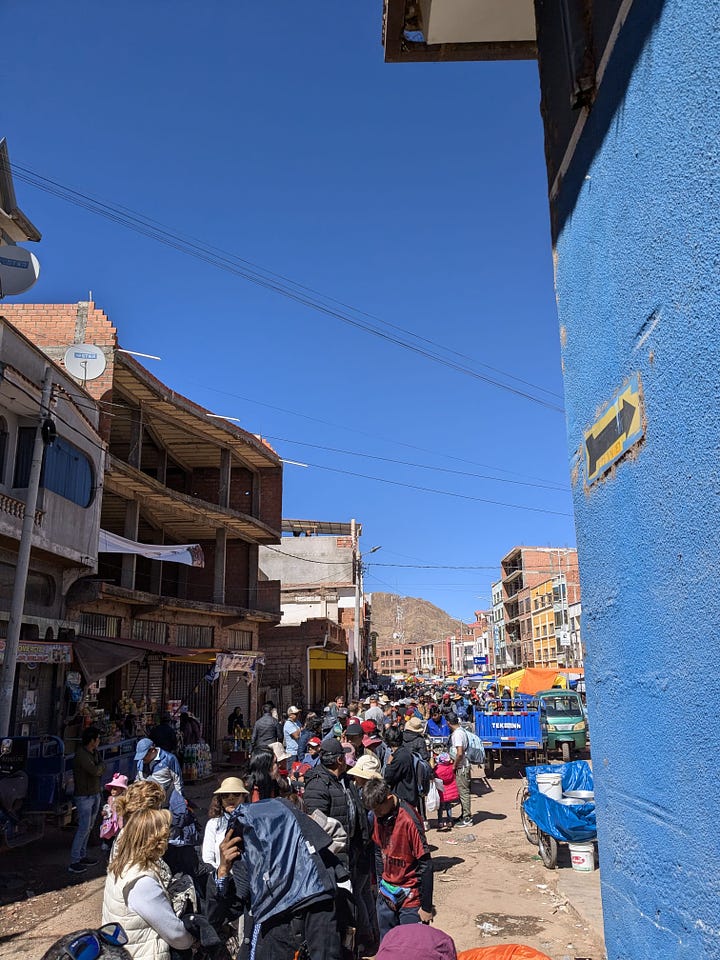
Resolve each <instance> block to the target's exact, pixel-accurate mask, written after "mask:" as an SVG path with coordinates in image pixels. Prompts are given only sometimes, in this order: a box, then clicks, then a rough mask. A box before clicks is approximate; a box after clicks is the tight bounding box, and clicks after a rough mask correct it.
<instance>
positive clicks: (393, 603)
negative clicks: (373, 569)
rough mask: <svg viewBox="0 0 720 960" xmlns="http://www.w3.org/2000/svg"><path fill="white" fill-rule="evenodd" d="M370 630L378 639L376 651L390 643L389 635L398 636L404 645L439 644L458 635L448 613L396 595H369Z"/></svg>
mask: <svg viewBox="0 0 720 960" xmlns="http://www.w3.org/2000/svg"><path fill="white" fill-rule="evenodd" d="M372 629H373V630H374V631H376V632H377V635H378V647H382V646H385V645H386V644H389V643H392V640H393V633H396V632H402V633H403V634H404V640H405V642H406V643H407V642H411V641H413V640H441V639H442V638H443V637H449V636H451V635H452V634H454V633H457V632H458V631H459V623H458V621H457V620H455V619H454V618H453V617H451V616H450V614H449V613H446V612H445V611H444V610H441V609H440V607H436V606H435V605H434V604H432V603H429V602H428V601H427V600H421V599H419V598H417V597H401V596H399V595H398V594H396V593H375V592H374V591H373V595H372Z"/></svg>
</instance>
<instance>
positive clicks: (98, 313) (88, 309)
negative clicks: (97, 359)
mask: <svg viewBox="0 0 720 960" xmlns="http://www.w3.org/2000/svg"><path fill="white" fill-rule="evenodd" d="M2 313H3V316H4V317H6V318H7V319H8V320H9V321H10V323H12V324H14V325H15V326H16V327H17V328H18V330H20V332H21V333H23V334H24V335H25V336H26V337H27V338H28V340H31V341H32V342H33V343H34V344H36V345H37V346H39V347H40V348H41V349H43V350H44V351H45V352H46V353H47V355H48V356H49V357H51V358H52V359H53V360H54V361H55V362H56V363H59V364H60V365H61V366H63V356H64V354H65V351H66V350H67V348H68V347H69V346H71V345H72V344H73V343H94V344H95V345H96V346H98V347H102V348H103V352H104V353H105V358H106V360H107V366H106V367H105V372H104V373H103V374H102V376H100V377H98V378H97V379H96V380H89V381H88V382H87V383H86V384H85V389H86V390H87V391H88V393H89V394H90V395H91V396H93V397H95V399H96V400H110V399H112V381H113V366H114V353H113V351H114V350H115V348H116V347H117V330H116V329H115V327H114V326H113V325H112V323H110V320H109V319H108V317H107V315H106V314H105V313H103V311H102V310H99V309H98V308H97V307H96V306H95V304H94V303H93V302H92V301H89V302H82V301H81V302H80V303H54V304H45V303H5V302H3V305H2ZM110 423H111V419H110V416H109V414H107V413H104V414H103V413H101V417H100V433H101V435H102V436H103V437H104V438H105V439H108V438H109V435H110Z"/></svg>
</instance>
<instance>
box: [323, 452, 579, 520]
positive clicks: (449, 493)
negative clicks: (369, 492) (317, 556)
mask: <svg viewBox="0 0 720 960" xmlns="http://www.w3.org/2000/svg"><path fill="white" fill-rule="evenodd" d="M307 466H308V467H315V469H317V470H330V471H331V472H332V473H341V474H344V475H345V476H347V477H359V478H360V479H361V480H375V481H377V482H378V483H389V484H392V485H393V486H395V487H405V488H406V489H408V490H419V491H420V492H422V493H434V494H438V495H440V496H443V497H457V498H458V499H459V500H472V501H474V502H476V503H489V504H492V505H493V506H495V507H509V508H511V509H514V510H530V511H532V512H533V513H550V514H553V515H554V516H557V517H571V516H572V514H571V513H564V512H563V511H562V510H548V509H546V508H545V507H529V506H526V505H525V504H522V503H505V502H504V501H502V500H490V499H488V498H487V497H473V496H471V495H470V494H467V493H454V492H453V491H451V490H437V489H435V488H434V487H421V486H418V485H417V484H414V483H403V482H402V481H400V480H388V479H387V478H386V477H373V476H370V475H369V474H367V473H354V472H353V471H352V470H341V469H340V468H339V467H328V466H323V465H322V464H320V463H308V464H307Z"/></svg>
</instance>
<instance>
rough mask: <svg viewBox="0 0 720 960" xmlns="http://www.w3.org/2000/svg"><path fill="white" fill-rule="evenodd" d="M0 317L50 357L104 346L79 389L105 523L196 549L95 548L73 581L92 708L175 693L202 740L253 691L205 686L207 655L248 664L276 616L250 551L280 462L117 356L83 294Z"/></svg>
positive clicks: (274, 504) (268, 586)
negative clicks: (98, 453) (100, 442)
mask: <svg viewBox="0 0 720 960" xmlns="http://www.w3.org/2000/svg"><path fill="white" fill-rule="evenodd" d="M3 312H4V313H6V315H7V316H8V318H9V319H11V321H12V322H13V323H14V324H16V325H17V326H18V327H19V329H20V330H22V331H23V332H24V333H25V335H26V336H28V337H29V338H30V339H32V340H33V341H34V342H35V343H36V344H38V345H39V346H40V347H41V348H42V349H43V350H44V351H45V352H46V353H47V354H48V355H49V356H50V357H52V358H54V359H58V358H60V359H61V358H62V357H63V355H64V353H65V350H66V349H67V347H69V346H70V345H71V344H73V343H93V344H94V345H95V346H97V347H99V348H100V349H101V350H102V352H103V354H104V355H105V359H106V362H107V365H106V368H105V371H104V373H103V374H102V376H100V377H98V378H96V379H94V380H91V381H89V382H88V383H87V385H86V386H87V390H88V392H89V393H90V394H91V395H92V396H93V397H94V398H96V400H97V401H98V403H99V405H100V408H101V417H100V427H99V429H100V434H101V435H102V437H103V439H104V440H105V441H106V442H107V444H108V454H107V457H106V461H105V476H104V484H103V492H102V512H101V527H102V529H103V530H105V531H108V532H109V533H110V534H114V535H117V536H120V537H123V538H125V539H127V540H130V541H132V542H134V543H135V544H136V545H137V546H138V547H140V546H142V545H145V546H147V545H151V544H157V545H162V546H166V547H167V546H172V545H177V544H197V545H199V547H200V548H201V550H202V554H203V555H204V566H202V567H200V566H190V565H186V564H180V563H172V562H162V561H159V560H155V559H152V558H150V557H147V556H145V555H143V554H142V552H141V550H138V552H130V553H124V554H122V555H121V554H120V553H115V552H104V553H101V554H100V558H99V562H98V576H97V577H95V578H92V579H90V578H85V579H82V580H79V581H78V582H77V583H76V584H75V585H74V586H73V587H72V588H71V590H70V591H69V593H68V598H67V602H68V606H69V607H71V608H72V610H73V611H74V614H75V616H77V617H78V619H79V621H80V632H79V636H78V637H77V639H76V642H75V645H74V652H75V656H76V658H77V659H78V660H79V662H80V666H81V667H82V669H83V672H84V673H85V679H86V681H87V683H88V685H91V684H94V689H95V691H96V692H95V694H94V695H96V697H97V701H96V702H97V705H98V707H99V708H105V709H107V710H112V709H115V705H116V704H117V703H118V701H120V700H121V699H122V696H123V694H124V693H127V694H128V695H129V697H131V698H132V699H133V700H135V701H136V702H137V701H143V702H144V706H145V708H146V710H147V713H148V714H150V713H157V712H159V711H160V710H161V708H162V706H163V705H164V704H165V703H167V701H168V700H182V701H183V702H184V703H186V704H187V705H188V706H189V708H190V709H191V710H192V711H193V712H194V713H196V714H197V716H198V717H199V718H200V719H201V721H202V723H203V726H204V730H205V735H206V738H207V739H208V740H209V741H212V740H213V739H214V738H215V734H218V735H220V734H221V733H222V732H224V731H223V728H224V722H223V721H224V714H225V713H226V712H229V711H230V709H231V708H232V707H233V706H234V705H239V706H241V707H242V708H243V712H244V713H245V716H246V717H248V716H249V715H251V713H252V711H253V709H254V699H255V690H256V685H255V684H253V683H252V682H250V683H248V682H247V681H252V679H253V672H252V669H249V670H247V671H246V672H243V673H229V674H226V675H224V676H222V677H221V678H220V680H219V681H218V682H215V683H214V684H212V685H211V684H210V683H208V682H207V681H206V680H205V676H206V674H208V671H209V670H210V668H211V667H212V665H213V663H214V662H215V659H216V656H217V654H218V653H221V652H223V651H244V652H245V653H246V654H247V656H248V660H246V661H245V666H247V667H250V668H253V667H254V666H255V665H256V664H257V661H258V657H259V655H260V651H259V643H258V640H259V628H260V625H261V624H262V623H275V622H277V621H278V620H279V618H280V602H279V601H280V584H279V582H277V581H276V582H272V581H269V580H267V579H266V580H263V579H262V578H259V575H258V548H259V545H260V544H268V543H277V542H279V540H280V517H281V499H282V463H281V462H280V460H279V458H278V456H277V455H276V454H275V452H274V451H273V450H272V449H271V448H270V447H269V446H268V445H267V444H266V443H264V442H263V441H262V440H260V439H259V438H257V437H256V436H254V435H253V434H250V433H247V432H246V431H244V430H241V429H240V428H239V427H236V426H234V425H232V424H230V423H227V422H226V421H222V420H218V419H216V418H213V417H210V416H209V415H208V411H207V410H205V409H203V408H202V407H200V406H198V405H197V404H195V403H193V402H192V401H191V400H188V399H186V398H185V397H183V396H181V395H180V394H178V393H177V392H175V391H173V390H170V389H169V388H168V387H166V386H165V385H164V384H162V383H161V382H160V381H159V380H157V379H156V378H155V377H154V376H153V375H152V374H151V373H150V372H149V371H148V370H147V369H145V368H144V367H143V366H142V365H141V364H139V363H138V362H137V361H136V360H135V359H133V358H132V357H131V356H129V355H127V354H125V353H122V352H120V351H119V350H118V344H117V333H116V330H115V328H114V327H113V325H112V324H111V323H110V321H109V320H108V318H107V316H106V315H105V314H104V313H103V312H102V311H101V310H99V309H98V308H97V307H96V306H95V305H94V303H92V302H81V303H77V304H60V305H34V304H33V305H24V304H13V305H8V306H7V307H5V306H4V307H3ZM99 681H103V684H104V685H103V686H102V687H100V684H99ZM220 711H221V715H220V716H218V713H219V712H220Z"/></svg>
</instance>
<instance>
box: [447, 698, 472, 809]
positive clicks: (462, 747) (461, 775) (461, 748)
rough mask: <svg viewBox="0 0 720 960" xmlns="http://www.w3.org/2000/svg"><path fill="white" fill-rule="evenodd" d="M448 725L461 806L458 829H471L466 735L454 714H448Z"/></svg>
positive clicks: (468, 761)
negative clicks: (450, 732)
mask: <svg viewBox="0 0 720 960" xmlns="http://www.w3.org/2000/svg"><path fill="white" fill-rule="evenodd" d="M447 722H448V725H449V727H450V730H451V731H452V734H451V737H450V750H451V756H452V757H453V765H454V767H455V780H456V782H457V786H458V792H459V794H460V804H461V806H462V819H461V820H460V822H459V823H458V826H460V827H471V826H472V825H473V819H472V812H471V809H470V760H469V758H468V748H469V741H468V735H467V733H466V731H465V730H464V729H463V727H462V726H461V725H460V718H459V717H458V715H457V714H456V713H451V714H449V716H448V718H447Z"/></svg>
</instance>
